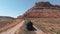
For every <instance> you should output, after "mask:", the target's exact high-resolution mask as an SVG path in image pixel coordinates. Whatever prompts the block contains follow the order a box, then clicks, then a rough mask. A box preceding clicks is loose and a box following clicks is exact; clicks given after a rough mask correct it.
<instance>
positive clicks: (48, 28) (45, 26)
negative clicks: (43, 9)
mask: <svg viewBox="0 0 60 34" xmlns="http://www.w3.org/2000/svg"><path fill="white" fill-rule="evenodd" d="M31 21H32V22H33V23H34V25H35V26H37V28H39V29H41V30H42V31H44V32H46V33H48V32H50V33H56V34H59V32H60V26H59V25H60V18H40V19H33V20H31Z"/></svg>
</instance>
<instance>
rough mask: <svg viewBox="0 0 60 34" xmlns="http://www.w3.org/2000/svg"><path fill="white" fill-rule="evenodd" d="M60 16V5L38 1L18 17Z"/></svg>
mask: <svg viewBox="0 0 60 34" xmlns="http://www.w3.org/2000/svg"><path fill="white" fill-rule="evenodd" d="M21 17H22V18H25V17H26V18H60V5H52V4H50V3H49V2H38V3H36V4H35V5H34V6H33V7H32V8H30V9H29V10H28V11H26V13H25V14H23V15H22V16H19V17H18V18H21Z"/></svg>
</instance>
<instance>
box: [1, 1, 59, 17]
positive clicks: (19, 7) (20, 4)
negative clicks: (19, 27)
mask: <svg viewBox="0 0 60 34" xmlns="http://www.w3.org/2000/svg"><path fill="white" fill-rule="evenodd" d="M41 1H44V2H46V1H48V2H50V3H51V4H59V5H60V0H0V16H11V17H17V16H19V15H21V14H23V13H25V12H26V11H27V10H28V9H29V8H31V7H33V6H34V4H35V2H41Z"/></svg>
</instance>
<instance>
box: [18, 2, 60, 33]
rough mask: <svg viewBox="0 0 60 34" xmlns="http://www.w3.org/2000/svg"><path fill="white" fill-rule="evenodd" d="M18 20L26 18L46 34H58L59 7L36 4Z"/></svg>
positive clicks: (59, 31) (43, 3) (44, 3)
mask: <svg viewBox="0 0 60 34" xmlns="http://www.w3.org/2000/svg"><path fill="white" fill-rule="evenodd" d="M18 18H26V19H27V18H28V19H30V20H31V21H32V22H33V24H34V25H35V26H36V27H37V28H39V29H41V30H42V31H43V32H45V33H46V34H60V5H53V4H51V3H49V2H37V3H35V5H34V6H33V7H32V8H30V9H29V10H27V11H26V12H25V13H24V14H23V15H22V16H19V17H18Z"/></svg>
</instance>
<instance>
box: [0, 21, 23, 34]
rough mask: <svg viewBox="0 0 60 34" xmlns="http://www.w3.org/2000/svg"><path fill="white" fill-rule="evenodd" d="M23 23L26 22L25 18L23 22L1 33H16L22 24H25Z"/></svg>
mask: <svg viewBox="0 0 60 34" xmlns="http://www.w3.org/2000/svg"><path fill="white" fill-rule="evenodd" d="M23 24H24V20H23V21H22V22H21V23H19V24H18V25H16V26H15V27H13V28H10V29H8V30H7V31H5V32H2V33H0V34H14V33H15V32H16V31H17V30H18V29H19V28H20V27H21V26H23Z"/></svg>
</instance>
